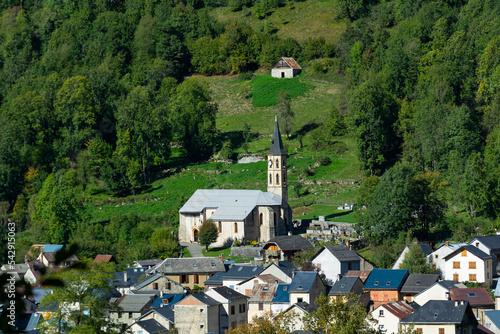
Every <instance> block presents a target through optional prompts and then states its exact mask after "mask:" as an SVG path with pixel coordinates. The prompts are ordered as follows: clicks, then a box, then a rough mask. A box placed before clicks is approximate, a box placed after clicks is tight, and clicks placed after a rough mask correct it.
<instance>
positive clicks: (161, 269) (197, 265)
mask: <svg viewBox="0 0 500 334" xmlns="http://www.w3.org/2000/svg"><path fill="white" fill-rule="evenodd" d="M225 271H226V268H225V267H224V263H223V262H222V260H221V259H220V258H218V257H191V258H167V259H165V260H163V261H162V262H161V263H159V264H157V265H156V266H154V267H153V268H151V269H149V270H148V271H147V274H149V275H152V274H154V273H161V274H163V275H164V276H165V277H167V278H168V279H171V280H172V281H174V282H176V283H179V284H181V285H182V286H183V287H184V288H190V289H193V288H194V287H195V286H199V287H202V288H203V287H204V286H205V281H206V280H208V279H209V278H210V277H211V276H212V275H214V274H216V273H219V272H225Z"/></svg>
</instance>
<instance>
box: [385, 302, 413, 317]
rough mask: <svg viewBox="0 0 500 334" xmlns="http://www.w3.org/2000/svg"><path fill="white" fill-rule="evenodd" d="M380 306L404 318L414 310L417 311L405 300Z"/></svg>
mask: <svg viewBox="0 0 500 334" xmlns="http://www.w3.org/2000/svg"><path fill="white" fill-rule="evenodd" d="M380 307H384V308H385V309H386V310H387V311H389V312H391V313H392V314H394V315H395V316H396V317H398V318H399V319H404V318H406V317H407V316H409V315H410V314H412V313H413V312H415V309H414V308H413V307H411V306H410V305H408V304H406V303H405V302H394V303H390V304H383V305H381V306H380Z"/></svg>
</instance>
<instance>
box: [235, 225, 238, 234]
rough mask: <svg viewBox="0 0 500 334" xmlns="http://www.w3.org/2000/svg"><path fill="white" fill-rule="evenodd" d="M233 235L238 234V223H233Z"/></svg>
mask: <svg viewBox="0 0 500 334" xmlns="http://www.w3.org/2000/svg"><path fill="white" fill-rule="evenodd" d="M234 233H238V223H234Z"/></svg>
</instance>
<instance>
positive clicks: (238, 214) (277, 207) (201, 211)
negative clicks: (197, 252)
mask: <svg viewBox="0 0 500 334" xmlns="http://www.w3.org/2000/svg"><path fill="white" fill-rule="evenodd" d="M287 155H288V154H287V152H286V151H285V149H284V148H283V142H282V140H281V134H280V130H279V127H278V119H277V118H276V120H275V123H274V131H273V136H272V139H271V148H270V149H269V152H268V153H267V161H268V167H267V171H268V173H267V175H268V177H267V178H268V179H267V192H263V191H260V190H232V189H198V190H196V191H195V193H194V194H193V195H192V196H191V197H190V198H189V200H188V201H187V202H186V204H184V206H183V207H182V208H181V209H180V210H179V241H180V242H198V232H199V228H200V226H201V224H202V223H203V222H204V221H205V220H207V219H211V220H212V221H213V222H214V223H215V224H216V225H217V227H218V229H219V237H218V239H217V241H216V242H214V243H213V244H212V246H213V247H220V246H223V245H227V244H228V243H229V242H230V241H232V240H239V241H242V242H246V241H247V240H249V241H258V242H267V241H268V240H270V239H271V238H273V237H275V236H277V235H285V234H287V226H288V224H289V223H291V221H292V210H291V209H290V206H289V205H288V186H287Z"/></svg>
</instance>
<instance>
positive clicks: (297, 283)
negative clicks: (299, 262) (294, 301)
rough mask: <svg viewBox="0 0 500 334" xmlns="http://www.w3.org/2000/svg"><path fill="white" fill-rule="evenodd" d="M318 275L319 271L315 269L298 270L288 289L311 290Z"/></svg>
mask: <svg viewBox="0 0 500 334" xmlns="http://www.w3.org/2000/svg"><path fill="white" fill-rule="evenodd" d="M317 275H318V273H317V272H315V271H297V272H296V273H295V276H294V277H293V280H292V283H291V284H290V288H289V289H288V291H289V292H290V293H292V292H309V291H311V288H312V286H313V283H314V280H315V279H316V276H317Z"/></svg>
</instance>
